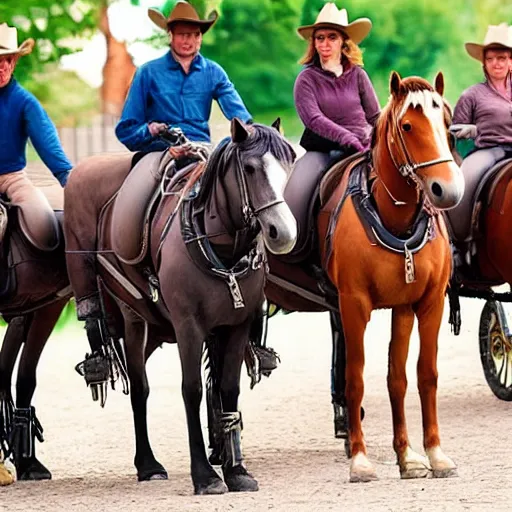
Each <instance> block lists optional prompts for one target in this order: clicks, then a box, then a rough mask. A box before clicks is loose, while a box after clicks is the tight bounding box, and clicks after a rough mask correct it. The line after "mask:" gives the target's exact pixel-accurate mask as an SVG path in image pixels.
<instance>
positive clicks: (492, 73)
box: [448, 23, 512, 242]
mask: <svg viewBox="0 0 512 512" xmlns="http://www.w3.org/2000/svg"><path fill="white" fill-rule="evenodd" d="M466 50H467V52H468V53H469V55H470V56H471V57H473V58H474V59H476V60H478V61H479V62H481V63H482V64H483V71H484V74H485V80H484V81H483V82H481V83H478V84H476V85H473V86H471V87H470V88H469V89H466V90H465V91H464V92H463V93H462V95H461V97H460V98H459V101H458V102H457V105H456V106H455V111H454V115H453V125H452V126H451V128H450V130H451V131H452V132H453V133H454V134H455V136H456V137H457V138H471V139H475V148H476V150H475V151H474V152H472V153H471V154H470V155H469V156H468V157H467V158H466V159H465V160H464V161H463V162H462V167H461V169H462V172H463V174H464V178H465V181H466V187H465V192H464V197H463V199H462V201H461V202H460V204H459V205H458V206H457V207H456V208H454V209H453V210H450V211H449V212H448V216H449V218H450V221H451V225H452V230H453V234H454V236H455V239H456V241H457V242H469V241H470V236H471V229H470V228H471V219H470V215H471V206H472V203H473V199H474V197H473V196H474V193H475V191H476V188H477V185H478V182H479V181H480V179H481V177H482V176H483V175H484V173H485V171H486V170H488V169H490V168H491V167H492V166H493V165H494V164H496V163H497V162H498V161H499V160H502V159H504V158H505V157H506V156H507V155H511V154H512V88H511V72H512V27H509V26H508V25H507V24H505V23H503V24H501V25H497V26H493V25H491V26H489V28H488V29H487V34H486V36H485V39H484V44H476V43H466Z"/></svg>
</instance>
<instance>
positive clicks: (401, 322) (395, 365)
mask: <svg viewBox="0 0 512 512" xmlns="http://www.w3.org/2000/svg"><path fill="white" fill-rule="evenodd" d="M413 326H414V311H413V310H412V308H411V306H409V305H406V306H399V307H395V308H393V314H392V326H391V342H390V344H389V367H388V391H389V398H390V401H391V411H392V414H393V448H394V449H395V453H396V456H397V461H398V465H399V467H400V476H401V477H402V478H425V477H426V476H428V475H429V473H430V465H429V463H428V460H427V459H426V457H424V456H423V455H420V454H419V453H416V452H414V451H413V450H412V449H411V447H410V443H409V436H408V434H407V424H406V420H405V409H404V401H405V393H406V391H407V374H406V368H405V366H406V363H407V355H408V353H409V341H410V338H411V332H412V328H413Z"/></svg>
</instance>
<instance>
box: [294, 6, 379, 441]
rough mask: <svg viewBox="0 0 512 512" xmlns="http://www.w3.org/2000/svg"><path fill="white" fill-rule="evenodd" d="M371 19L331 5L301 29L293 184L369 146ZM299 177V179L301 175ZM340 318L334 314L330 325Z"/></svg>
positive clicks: (338, 419) (373, 109) (338, 405)
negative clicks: (298, 151) (300, 152)
mask: <svg viewBox="0 0 512 512" xmlns="http://www.w3.org/2000/svg"><path fill="white" fill-rule="evenodd" d="M371 27H372V23H371V21H370V20H369V19H367V18H360V19H357V20H355V21H353V22H352V23H348V16H347V11H346V10H345V9H341V10H338V8H337V7H336V5H335V4H334V3H327V4H325V5H324V7H323V8H322V10H321V11H320V13H319V15H318V17H317V19H316V21H315V23H314V24H313V25H308V26H303V27H300V28H299V29H298V33H299V35H300V36H301V37H302V38H304V39H306V40H307V41H308V42H309V44H308V49H307V52H306V54H305V56H304V58H303V59H302V60H301V64H304V65H305V68H304V69H303V70H302V71H301V72H300V74H299V76H298V77H297V80H296V82H295V88H294V98H295V107H296V109H297V112H298V114H299V117H300V118H301V120H302V122H303V123H304V126H305V131H304V133H303V135H302V138H301V141H300V143H301V146H302V147H303V148H304V149H305V150H306V154H305V155H304V156H303V157H302V158H300V159H299V160H298V161H297V163H296V164H295V167H294V170H293V178H294V179H293V181H292V182H291V183H292V184H294V185H296V186H298V187H299V186H300V187H304V188H305V189H309V190H313V189H314V187H315V185H316V184H317V183H318V181H319V179H320V176H321V175H322V174H323V172H324V170H325V169H326V168H327V167H328V164H329V162H330V161H332V160H333V159H334V158H335V159H336V160H339V159H341V158H342V157H344V156H349V155H350V154H353V153H355V152H363V151H367V150H368V149H370V144H371V138H372V130H373V126H374V125H375V122H376V121H377V118H378V116H379V113H380V107H379V102H378V100H377V95H376V94H375V90H374V89H373V86H372V83H371V82H370V79H369V78H368V75H367V74H366V72H365V71H363V69H362V67H361V66H362V65H363V58H362V54H361V50H360V49H359V47H358V46H357V45H358V44H359V43H360V42H361V41H362V40H363V39H364V38H365V37H366V36H367V35H368V33H369V32H370V30H371ZM297 178H299V179H297ZM338 324H339V320H338V319H337V318H336V316H335V315H332V316H331V325H338ZM343 354H344V345H343V343H342V338H341V337H340V336H338V335H337V334H335V331H333V353H332V365H331V396H332V404H333V407H334V430H335V435H336V436H337V437H341V436H342V435H343V433H342V432H341V431H342V430H343V427H342V426H341V425H342V424H343V422H344V419H343V416H342V407H343V406H344V405H345V404H344V403H343V401H344V389H343V388H344V376H337V373H338V372H337V371H336V370H338V371H339V372H341V373H343V372H342V370H343V364H339V365H338V364H336V362H337V360H338V357H344V356H343Z"/></svg>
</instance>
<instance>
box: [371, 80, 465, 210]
mask: <svg viewBox="0 0 512 512" xmlns="http://www.w3.org/2000/svg"><path fill="white" fill-rule="evenodd" d="M443 91H444V78H443V75H442V73H438V75H437V76H436V79H435V87H432V86H431V85H430V84H429V83H428V82H427V81H426V80H424V79H422V78H419V77H409V78H405V79H403V80H402V79H401V78H400V75H399V74H398V73H396V72H393V73H392V74H391V79H390V93H391V96H390V100H389V102H388V104H387V105H386V107H385V108H384V110H383V112H382V114H381V117H380V118H379V121H378V123H377V131H376V136H375V146H374V161H377V162H379V163H381V164H382V163H383V162H384V163H385V162H386V161H387V162H389V164H390V165H391V166H392V167H394V169H396V170H398V171H399V174H400V176H399V177H398V179H401V180H405V181H406V182H407V183H408V184H410V185H413V186H415V187H416V188H417V189H418V190H419V191H423V192H424V194H425V196H426V198H427V199H428V201H429V202H430V203H431V204H432V206H434V207H435V208H437V209H448V208H453V207H454V206H456V205H457V204H458V203H459V202H460V200H461V199H462V195H463V193H464V178H463V176H462V173H461V171H460V169H459V167H458V165H457V164H456V163H455V162H454V160H453V156H452V154H451V150H450V141H449V136H448V132H447V126H446V122H447V116H448V115H449V110H447V104H446V102H445V100H444V98H443ZM388 167H389V166H388ZM378 174H379V172H378ZM395 174H396V173H395ZM386 178H387V180H388V182H389V180H390V177H389V173H388V174H387V176H386Z"/></svg>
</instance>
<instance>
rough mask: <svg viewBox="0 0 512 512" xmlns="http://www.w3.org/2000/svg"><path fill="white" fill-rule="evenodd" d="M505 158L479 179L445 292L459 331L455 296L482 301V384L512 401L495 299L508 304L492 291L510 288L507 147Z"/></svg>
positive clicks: (508, 342) (510, 370)
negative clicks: (466, 237) (467, 231)
mask: <svg viewBox="0 0 512 512" xmlns="http://www.w3.org/2000/svg"><path fill="white" fill-rule="evenodd" d="M507 149H508V150H506V152H505V158H504V159H503V160H501V161H499V162H498V163H497V164H496V165H494V166H493V167H492V168H491V169H488V170H487V172H486V173H485V174H484V175H483V177H482V178H481V181H480V183H479V184H478V186H477V188H476V191H475V193H474V197H473V198H472V199H473V205H472V215H471V217H470V218H468V219H466V221H467V222H468V224H471V242H469V244H468V243H466V242H459V241H457V240H454V243H455V245H456V246H457V247H458V249H459V250H460V253H461V254H462V255H463V257H462V258H461V259H462V260H463V261H460V262H459V266H458V267H457V268H456V271H455V276H454V279H452V285H451V287H450V299H451V300H450V305H451V306H452V314H451V316H450V321H451V323H452V324H454V331H455V333H456V334H458V333H459V331H460V322H461V319H460V304H459V301H458V296H459V295H462V296H469V297H479V298H484V299H487V300H488V302H487V303H486V305H485V306H484V309H483V312H482V316H481V319H480V333H479V334H480V357H481V360H482V366H483V369H484V374H485V377H486V379H487V382H488V384H489V386H490V388H491V390H492V391H493V393H494V394H495V395H496V396H497V397H498V398H500V399H502V400H506V401H512V338H511V335H510V329H509V326H508V321H507V316H506V313H505V310H504V308H503V305H502V304H501V303H500V302H499V301H500V300H504V301H508V302H510V301H511V300H512V297H511V294H510V293H506V294H500V293H498V294H496V293H494V292H493V290H492V287H494V286H499V285H502V284H505V283H507V284H509V285H511V286H512V260H511V258H510V254H512V253H511V251H512V240H511V236H510V224H509V221H510V219H512V146H511V147H509V148H507Z"/></svg>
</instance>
